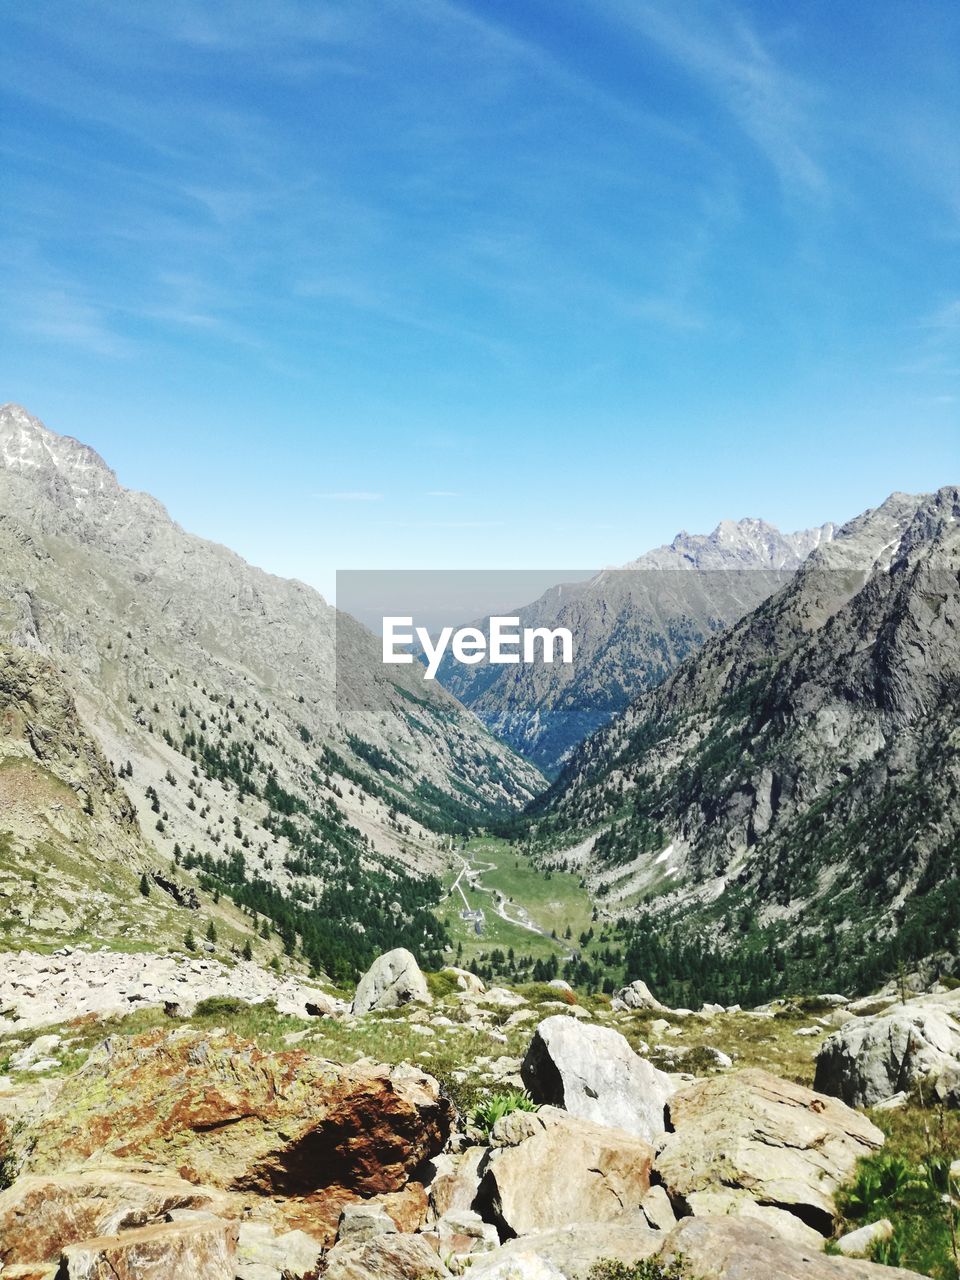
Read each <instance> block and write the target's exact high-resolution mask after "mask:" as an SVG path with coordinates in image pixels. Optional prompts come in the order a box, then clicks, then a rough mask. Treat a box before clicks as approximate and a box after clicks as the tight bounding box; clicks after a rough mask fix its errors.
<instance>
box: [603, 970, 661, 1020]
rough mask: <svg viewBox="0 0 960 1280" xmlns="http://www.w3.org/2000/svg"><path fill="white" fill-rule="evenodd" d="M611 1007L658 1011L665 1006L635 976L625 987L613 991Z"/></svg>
mask: <svg viewBox="0 0 960 1280" xmlns="http://www.w3.org/2000/svg"><path fill="white" fill-rule="evenodd" d="M612 1003H613V1008H615V1009H616V1008H618V1007H620V1008H623V1009H642V1010H654V1011H655V1012H657V1013H659V1012H660V1011H661V1010H663V1009H664V1008H665V1007H666V1006H664V1005H662V1004H661V1003H660V1001H659V1000H658V999H657V998H656V996H655V995H654V994H653V992H652V991H651V990H650V988H649V987H648V986H647V984H646V983H645V982H644V981H643V980H642V979H641V978H637V979H636V981H635V982H631V983H630V984H629V985H628V986H626V987H621V988H620V990H619V991H617V992H615V993H614V996H613V1002H612Z"/></svg>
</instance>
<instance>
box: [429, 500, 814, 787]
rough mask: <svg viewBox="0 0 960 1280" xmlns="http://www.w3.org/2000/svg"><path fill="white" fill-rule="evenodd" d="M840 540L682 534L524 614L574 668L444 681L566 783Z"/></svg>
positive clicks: (775, 533) (447, 668) (805, 535)
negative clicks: (630, 717) (560, 637)
mask: <svg viewBox="0 0 960 1280" xmlns="http://www.w3.org/2000/svg"><path fill="white" fill-rule="evenodd" d="M832 535H833V526H832V525H824V526H823V527H822V528H821V529H813V530H806V531H804V532H801V533H791V534H782V533H780V532H779V530H777V529H775V528H774V527H773V526H772V525H769V524H766V523H765V522H764V521H762V520H740V521H738V522H733V521H724V522H723V523H722V524H720V525H718V526H717V528H716V529H715V530H714V531H713V533H711V534H709V535H702V536H701V535H690V534H687V533H681V534H678V536H677V537H676V538H675V539H674V541H673V542H672V543H671V544H670V546H665V547H659V548H657V549H656V550H654V551H650V552H648V553H647V554H646V555H644V556H641V557H640V558H639V559H637V560H634V561H632V562H631V563H630V564H628V565H625V566H624V567H623V568H621V569H607V570H604V571H603V572H602V573H600V574H597V575H596V576H595V577H594V578H592V579H590V580H589V581H588V582H574V583H565V584H563V585H562V586H557V587H554V588H552V589H551V590H550V591H547V592H545V593H544V594H543V595H542V596H541V597H540V598H539V599H538V600H536V601H534V602H533V603H532V604H530V605H527V606H526V607H525V608H521V609H519V610H517V614H518V615H519V617H520V622H521V626H524V627H550V628H554V627H566V628H568V629H569V630H570V632H571V634H572V635H573V638H574V653H575V659H574V662H573V664H572V665H570V666H560V665H555V666H545V665H537V666H523V667H510V666H491V665H489V664H487V663H480V664H478V665H476V666H465V665H463V664H462V663H458V662H455V661H453V660H452V659H449V658H448V659H447V660H446V661H445V662H444V663H443V664H442V665H441V667H440V671H439V673H438V678H439V679H440V680H441V681H442V682H443V683H444V685H445V686H446V687H447V688H448V689H449V690H450V691H451V692H452V693H454V694H455V695H456V696H457V697H458V698H459V699H460V700H461V701H462V702H463V703H464V705H465V706H468V707H470V708H471V710H473V711H475V712H476V714H477V715H478V716H479V717H480V719H481V720H482V721H483V722H484V724H486V725H487V726H488V728H490V729H491V730H492V732H494V733H495V734H497V736H498V737H500V738H502V739H503V740H504V741H505V742H507V743H509V745H510V746H511V747H513V748H514V750H516V751H518V752H520V753H521V754H522V755H524V756H526V757H527V758H528V759H530V760H532V761H534V762H535V763H536V764H537V765H539V767H540V768H542V769H544V770H545V771H546V772H547V773H555V772H556V771H557V770H558V769H559V768H560V766H561V765H562V763H563V761H564V760H565V759H566V757H567V756H568V755H569V754H570V752H571V751H572V750H573V748H574V747H575V746H576V745H577V744H578V743H579V742H582V741H583V739H584V738H586V737H587V736H588V735H589V734H590V733H592V732H593V731H594V730H596V729H598V728H599V727H600V726H602V725H604V724H606V723H608V722H609V721H610V720H611V719H612V718H613V717H614V716H615V715H616V714H617V713H618V712H620V711H623V710H624V709H625V708H626V707H627V706H628V705H629V703H630V702H631V700H632V699H633V698H635V697H636V696H637V695H638V694H639V693H640V692H641V691H642V690H643V689H646V688H650V687H652V686H653V685H656V684H658V683H659V682H660V681H661V680H662V679H663V678H664V677H665V676H666V675H668V674H669V673H670V672H671V671H672V670H674V669H675V668H676V667H677V666H678V665H679V664H680V663H681V662H682V661H683V660H684V659H685V658H686V657H688V656H689V655H690V654H691V653H693V652H694V651H695V650H696V649H697V648H699V646H700V645H701V644H702V643H703V642H704V640H706V639H707V638H708V637H710V636H712V635H716V634H717V633H718V632H721V631H723V630H725V629H726V627H728V626H730V625H731V624H732V623H734V622H736V621H738V620H739V619H740V618H741V617H743V615H744V614H745V613H748V612H749V611H750V610H751V609H753V608H755V607H756V606H757V605H758V604H759V603H760V602H761V601H762V600H764V599H766V597H767V596H769V595H771V594H772V593H773V592H774V591H776V590H777V589H778V588H779V587H781V586H783V585H784V583H785V582H787V581H788V579H789V576H790V574H791V573H792V572H793V571H794V570H795V569H796V568H797V567H798V565H799V564H800V563H801V562H802V561H803V559H804V558H805V556H806V555H807V554H808V553H809V552H810V551H811V550H813V548H814V547H816V546H818V545H820V544H821V543H824V542H827V541H829V539H830V538H831V537H832ZM478 625H480V626H481V629H484V630H486V626H487V624H485V623H480V624H478Z"/></svg>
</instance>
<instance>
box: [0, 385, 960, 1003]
mask: <svg viewBox="0 0 960 1280" xmlns="http://www.w3.org/2000/svg"><path fill="white" fill-rule="evenodd" d="M0 587H2V591H0V814H2V817H0V897H2V899H3V901H4V902H5V904H6V910H5V912H4V926H3V927H4V930H5V936H6V940H7V943H8V945H20V944H22V943H23V942H26V941H29V942H31V943H34V944H35V943H36V942H37V941H40V942H43V943H49V944H52V943H54V942H55V941H58V940H59V941H62V940H63V939H64V938H65V937H72V936H84V937H92V938H93V939H99V940H100V942H101V943H104V942H105V943H108V944H111V945H114V944H117V945H126V944H127V943H128V942H129V941H130V939H132V938H135V937H137V936H138V933H139V932H141V931H142V930H143V928H144V922H145V921H150V925H149V927H150V928H151V929H154V930H157V931H159V932H160V933H164V931H166V933H167V934H169V935H170V936H172V935H173V934H176V933H180V932H181V931H182V929H183V919H184V915H183V912H184V911H186V912H187V913H188V914H189V911H190V910H191V903H192V902H195V901H196V895H197V893H198V892H199V893H200V894H201V895H205V897H204V901H205V904H206V905H207V906H208V908H209V909H211V910H212V909H213V908H214V907H215V906H216V905H217V904H218V903H219V902H220V896H221V893H223V894H224V902H223V904H221V906H220V907H219V908H218V909H219V910H220V911H221V914H222V920H223V924H224V926H225V927H229V928H230V929H235V930H237V932H236V939H237V942H236V945H238V946H239V945H240V940H241V939H242V938H243V936H244V933H243V930H244V929H245V928H248V927H249V926H248V925H245V924H244V923H243V919H244V917H246V918H248V919H249V918H252V919H253V921H254V923H255V922H256V921H257V919H258V917H259V916H263V917H267V918H268V919H269V920H270V921H271V928H272V929H273V930H275V931H276V934H277V936H279V937H280V938H281V939H282V941H283V944H284V946H285V947H286V948H287V949H288V951H289V953H290V954H291V955H292V954H293V953H294V951H295V950H297V949H298V948H299V950H300V952H301V953H302V954H303V956H304V957H305V958H306V959H307V960H308V961H309V962H310V963H311V964H312V965H313V967H314V968H316V969H318V970H321V969H325V970H326V971H327V972H329V973H333V974H335V975H336V974H339V975H344V976H345V975H350V974H356V972H358V971H359V969H360V968H361V967H362V965H363V964H364V963H366V962H368V961H369V959H370V957H371V956H372V955H373V954H374V952H375V951H376V950H377V949H378V948H379V949H382V947H383V946H384V945H403V946H409V947H411V948H413V949H414V950H415V951H417V952H418V954H420V955H422V956H423V957H424V959H425V960H426V961H427V962H429V961H439V958H440V956H441V954H442V952H443V950H444V948H445V947H448V946H449V938H448V936H447V935H446V933H445V927H444V925H443V924H442V923H441V920H442V916H441V917H440V919H438V916H437V914H436V907H437V903H438V899H439V897H440V895H441V889H442V886H441V879H442V878H443V877H445V876H447V875H448V874H449V876H450V881H451V883H452V882H453V877H454V874H455V873H456V872H457V871H458V870H460V864H461V861H462V860H461V859H459V858H458V856H457V855H456V853H455V851H454V850H453V848H452V847H451V846H452V841H453V840H454V839H459V837H460V836H462V835H466V834H467V833H469V832H471V831H474V832H475V831H478V830H480V829H487V830H491V829H492V830H496V831H500V832H501V833H505V834H507V835H509V837H510V838H511V839H512V840H513V841H514V849H515V856H516V860H517V867H519V866H520V865H521V861H523V862H524V865H527V861H526V860H527V859H528V858H531V857H532V859H533V860H534V862H535V864H536V865H538V866H539V867H540V868H541V869H542V871H543V872H544V874H545V875H547V876H550V875H552V874H553V873H554V872H556V871H559V870H566V871H568V872H574V873H575V876H576V878H577V879H579V882H580V884H581V886H582V888H583V889H585V890H586V891H587V892H588V893H589V895H590V897H591V899H592V902H593V910H594V915H595V918H596V919H598V920H599V921H601V922H604V921H606V922H609V923H611V924H616V925H617V929H618V931H619V935H618V936H621V937H622V938H624V939H625V940H626V944H627V947H628V950H627V957H628V960H627V965H626V967H627V969H628V970H629V969H630V968H631V966H632V967H633V968H634V969H636V970H637V971H638V972H640V973H648V974H649V973H655V972H661V973H662V974H664V975H665V977H664V980H665V981H666V980H667V977H666V975H668V973H669V972H671V971H676V970H677V969H678V968H682V967H683V965H684V964H685V963H687V962H688V961H689V957H690V956H692V955H696V956H697V962H698V963H699V964H701V966H702V963H703V957H704V956H705V955H710V956H711V957H712V960H711V963H712V964H714V965H715V967H716V968H717V971H718V972H721V971H723V969H724V966H725V965H727V964H728V963H733V961H731V960H730V957H735V962H736V964H738V965H740V973H739V977H740V978H741V979H744V980H746V979H745V977H744V975H745V973H746V970H748V969H749V970H750V974H751V975H752V976H751V977H750V979H749V980H750V981H751V982H754V985H755V986H756V983H757V982H760V978H759V977H758V975H762V982H765V983H768V984H776V983H781V984H782V983H783V982H784V981H786V980H787V977H786V976H785V975H790V974H797V973H799V974H801V975H803V976H804V977H806V976H807V975H809V973H811V972H820V971H822V970H823V967H824V966H825V965H826V966H828V967H829V968H830V969H831V970H832V971H835V972H836V973H837V974H838V975H843V977H844V980H845V981H846V984H847V985H848V986H849V987H850V988H851V989H853V988H856V987H861V988H864V987H866V986H868V985H869V984H870V982H872V981H874V980H876V979H877V978H878V977H881V976H889V973H890V971H891V967H892V966H895V965H896V964H897V963H904V962H907V961H909V962H910V963H917V962H920V961H921V960H924V959H925V958H929V957H930V956H931V955H936V954H937V953H938V952H940V953H942V952H944V950H945V949H949V948H950V947H951V946H953V947H954V950H955V944H956V941H957V936H956V935H957V930H958V929H960V893H958V892H957V884H958V879H957V854H958V828H960V761H958V751H960V737H958V729H957V724H958V711H960V492H958V490H957V489H956V488H950V487H947V488H944V489H941V490H939V491H938V492H937V493H934V494H929V495H925V496H920V497H916V496H909V495H905V494H894V495H892V496H891V497H890V498H889V499H887V501H886V502H884V503H883V504H882V505H881V506H879V507H878V508H876V509H874V510H870V511H867V512H865V513H864V514H863V515H861V516H858V517H856V518H855V519H853V520H851V521H849V522H848V523H846V524H844V525H842V526H840V527H835V526H833V525H825V526H823V527H821V528H819V529H813V530H809V531H805V532H801V533H796V534H781V533H779V532H778V531H777V530H776V529H774V528H773V527H772V526H770V525H767V524H764V523H763V522H762V521H758V520H742V521H738V522H724V523H722V524H721V525H720V526H718V528H717V529H716V530H715V531H714V532H713V533H712V534H710V535H704V536H699V535H690V534H687V533H682V534H680V535H678V537H677V538H676V539H675V540H674V541H673V543H671V544H670V545H669V546H666V547H661V548H658V549H656V550H655V551H652V552H649V553H647V554H646V555H644V556H641V557H639V558H638V559H637V560H636V561H633V562H631V563H630V564H629V565H627V566H624V567H623V568H622V569H618V570H606V571H604V572H603V573H601V574H598V575H596V576H595V577H594V578H592V579H590V580H589V581H586V582H581V583H576V584H572V585H566V586H563V587H562V588H561V587H559V586H558V587H557V588H556V589H553V590H551V591H548V592H546V593H544V595H542V596H541V597H540V598H539V599H538V600H537V601H535V602H533V603H532V604H530V605H528V606H526V607H525V608H522V609H520V610H519V611H518V612H519V613H520V615H521V619H522V624H523V625H526V626H537V625H551V626H557V625H570V626H571V628H572V629H573V630H574V632H575V634H576V636H577V641H578V645H579V661H578V662H577V663H576V664H575V665H574V667H573V669H572V671H573V674H572V675H571V674H570V671H571V669H570V668H559V667H554V668H550V667H543V666H541V667H539V668H536V667H529V668H527V667H525V668H519V669H518V668H509V667H508V668H497V669H494V668H491V667H486V668H484V667H482V666H481V667H459V668H458V669H457V670H456V671H453V670H448V671H446V673H445V675H446V681H447V686H448V687H447V688H442V687H440V686H439V685H438V684H431V683H430V682H424V681H423V680H422V679H421V676H420V672H419V671H418V670H417V669H416V668H414V667H403V666H394V667H391V668H389V675H387V674H385V669H384V666H383V664H382V662H381V654H380V647H379V642H378V639H376V638H375V637H374V636H373V635H372V634H371V633H370V632H369V631H368V630H367V629H366V628H365V627H363V626H362V625H361V624H360V623H358V622H356V621H355V620H354V619H352V618H351V617H349V616H348V615H346V614H344V613H342V612H341V613H338V612H337V611H336V610H335V609H334V608H333V607H332V606H330V605H329V604H327V602H326V601H325V600H323V598H322V597H321V596H320V595H319V594H318V593H317V592H315V591H313V590H312V589H311V588H309V587H307V586H305V585H304V584H302V583H299V582H292V581H285V580H283V579H280V578H276V577H273V576H271V575H269V574H267V573H264V572H262V571H261V570H259V569H255V568H253V567H251V566H250V565H248V564H246V563H245V562H244V561H242V560H241V559H240V558H239V557H237V556H236V555H234V554H233V553H232V552H230V551H228V550H226V549H225V548H223V547H220V546H217V545H215V544H213V543H210V542H206V541H204V540H202V539H199V538H196V537H194V536H192V535H190V534H189V533H187V532H185V531H184V530H183V529H181V528H180V527H179V526H178V525H177V524H176V523H175V522H174V521H173V520H171V519H170V517H169V516H168V514H167V513H166V511H165V510H164V509H163V507H162V506H161V505H160V504H159V503H158V502H156V500H155V499H153V498H151V497H149V496H147V495H145V494H139V493H134V492H131V491H128V490H126V489H124V488H123V487H122V486H121V485H120V484H119V483H118V481H117V479H116V477H115V475H114V474H113V472H112V471H111V470H110V469H109V467H108V466H107V465H106V463H104V462H103V460H102V459H101V458H99V456H98V455H97V454H95V453H94V452H93V451H92V450H90V449H88V448H87V447H86V446H84V445H82V444H80V443H78V442H77V441H74V440H71V439H69V438H67V437H63V436H58V435H56V434H55V433H53V432H51V431H49V430H47V429H46V428H45V427H44V426H43V425H42V424H41V423H40V422H38V421H37V420H36V419H35V418H33V417H31V415H30V414H28V413H27V412H26V411H25V410H23V409H20V408H19V407H17V406H9V405H8V406H5V407H4V408H3V409H0ZM505 673H506V674H505ZM455 694H456V695H457V696H454V695H455ZM458 699H462V701H461V700H458ZM465 703H468V704H470V705H469V706H467V705H464V704H465ZM538 764H539V765H542V766H543V768H544V770H545V771H548V772H550V773H551V774H552V775H553V781H552V782H548V781H547V779H546V778H545V777H544V775H543V773H541V772H540V770H539V768H538V767H537V766H538ZM571 883H573V879H572V878H571ZM138 886H139V889H140V895H138V893H137V889H138ZM152 886H153V887H152ZM154 889H159V892H160V894H161V896H160V897H159V898H158V896H157V893H156V892H154ZM450 892H451V893H453V889H450ZM234 910H236V911H239V912H240V913H241V914H240V916H231V915H230V912H231V911H234ZM503 911H504V908H503V905H502V900H501V905H500V906H499V907H498V914H499V913H501V912H503ZM224 912H225V913H226V914H223V913H224ZM510 918H511V916H510V913H506V914H503V920H505V921H507V922H508V923H509V919H510ZM512 918H513V919H514V920H515V921H516V919H517V917H516V916H513V917H512ZM519 921H520V927H521V928H525V927H527V926H529V925H530V920H529V918H528V917H527V916H526V915H521V916H520V917H519ZM617 922H619V923H617ZM264 936H267V935H264ZM258 945H259V944H258ZM630 957H632V959H631V958H630ZM685 957H686V959H685ZM594 959H595V957H594ZM804 966H806V968H805V969H804ZM731 985H734V986H735V983H732V984H731ZM761 985H762V984H761ZM757 989H758V990H759V988H757Z"/></svg>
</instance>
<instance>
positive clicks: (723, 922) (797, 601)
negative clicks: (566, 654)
mask: <svg viewBox="0 0 960 1280" xmlns="http://www.w3.org/2000/svg"><path fill="white" fill-rule="evenodd" d="M958 711H960V490H958V489H957V488H955V487H947V488H944V489H941V490H940V491H938V492H937V493H934V494H931V495H927V496H923V497H910V496H907V495H904V494H894V495H892V496H891V497H890V498H889V499H888V500H887V501H886V502H884V503H883V504H882V506H880V507H878V508H877V509H876V510H871V511H867V512H866V513H864V514H863V515H862V516H859V517H857V518H856V519H855V520H852V521H850V522H849V523H848V524H846V525H844V526H842V527H841V528H840V529H838V530H837V531H836V533H835V535H834V536H833V538H831V539H830V540H829V541H827V542H825V543H824V544H823V545H821V546H819V547H817V548H816V549H815V550H814V551H813V552H812V553H811V554H810V556H809V557H808V558H807V559H806V560H805V562H804V563H803V565H802V566H801V568H800V569H799V571H798V572H797V573H796V574H795V575H794V576H793V577H792V578H791V580H790V581H789V583H788V584H787V585H786V586H784V587H783V588H782V589H781V590H780V591H778V592H777V593H776V594H775V595H773V596H771V597H770V598H769V599H768V600H766V601H765V602H764V603H762V604H761V605H760V606H759V607H758V608H757V609H755V610H754V611H753V612H752V613H750V614H748V615H747V616H746V617H744V618H743V619H742V620H741V621H740V622H738V623H737V624H736V625H734V626H732V627H731V628H729V629H728V630H727V631H725V632H724V633H722V634H721V635H718V636H716V637H714V638H713V639H711V640H709V641H708V642H707V643H706V644H704V645H703V647H702V648H701V649H700V650H699V652H698V653H697V654H695V655H693V656H692V657H691V658H690V659H688V661H687V662H685V663H684V664H683V665H682V666H681V667H680V668H679V669H678V670H677V671H675V672H674V673H673V674H672V675H671V676H669V677H668V678H667V679H666V680H665V681H663V683H662V684H660V685H659V686H658V687H657V688H655V689H652V690H650V691H648V692H645V693H644V694H642V695H641V696H640V697H639V698H637V699H636V700H635V701H634V702H633V703H632V704H631V706H630V708H629V709H628V711H627V712H626V713H625V714H624V715H622V716H621V717H620V718H618V719H617V720H616V721H615V722H614V723H613V724H612V725H610V726H609V727H608V728H606V729H605V730H602V731H601V732H599V733H597V734H596V735H594V736H593V737H592V738H590V739H588V740H587V741H586V742H585V743H584V744H583V745H582V746H581V747H580V748H579V749H578V751H577V752H576V753H575V754H574V755H573V756H572V758H571V759H570V761H569V762H568V764H567V766H566V767H565V769H564V771H563V773H562V775H561V776H560V778H559V779H558V780H557V781H556V783H555V784H554V785H553V787H552V788H551V789H550V791H548V792H547V793H545V795H544V796H542V797H540V798H538V800H536V801H535V802H534V804H533V810H534V812H536V813H537V815H538V817H539V824H538V836H539V839H540V840H541V841H542V842H543V845H544V847H545V848H548V849H549V850H550V851H551V853H550V856H551V857H558V856H559V857H560V859H561V860H562V861H564V862H565V863H567V864H571V865H573V866H575V867H577V868H579V869H580V870H581V871H582V873H583V874H584V876H585V877H586V878H587V880H588V881H589V883H590V885H591V888H592V891H593V892H594V894H595V895H597V897H598V899H599V900H600V901H603V902H604V903H605V905H606V907H607V909H608V910H609V911H611V912H617V913H622V912H631V911H632V912H639V913H640V915H641V916H643V917H644V918H645V919H646V920H648V921H649V920H651V919H653V918H655V919H657V921H658V922H659V926H660V927H661V928H663V927H664V925H665V924H667V923H668V922H674V923H677V922H679V923H682V929H683V931H684V933H685V935H686V937H687V939H688V940H698V941H696V945H699V946H700V947H701V948H702V947H703V946H704V945H706V942H707V940H710V939H712V940H713V941H715V942H716V943H717V944H718V945H720V946H723V945H726V946H727V947H728V948H729V949H736V950H739V951H740V952H741V953H742V952H743V951H744V950H745V949H747V946H748V942H749V939H750V937H751V936H752V939H753V943H754V944H757V945H759V944H760V943H762V944H763V945H764V946H765V947H770V946H771V945H773V944H774V943H776V944H780V943H785V944H787V946H788V951H789V952H790V954H792V955H793V956H794V958H800V957H802V956H803V955H804V954H806V955H807V957H808V958H812V957H814V956H815V957H816V959H817V964H818V965H819V966H820V967H821V968H823V967H824V966H825V968H826V971H828V972H831V973H834V974H839V973H841V972H842V973H843V974H849V975H851V981H852V982H854V983H856V982H859V983H860V985H863V984H864V983H866V982H867V981H868V980H869V979H870V978H871V977H875V976H876V975H877V973H879V972H882V971H883V970H884V969H886V971H887V972H889V969H890V966H891V964H893V963H895V960H896V959H897V957H898V955H901V954H905V953H906V952H909V958H910V959H911V960H917V959H919V958H921V957H922V956H924V955H929V954H930V952H931V951H935V950H936V949H937V948H938V947H940V948H945V949H950V948H951V947H952V948H953V950H955V943H956V934H955V931H956V928H957V925H958V924H960V912H958V904H960V895H958V893H957V884H958V882H957V878H956V877H957V868H958V861H957V859H958V852H960V844H958V830H960V731H958V723H960V718H958ZM898 948H900V949H901V951H899V952H898ZM781 977H782V975H781ZM841 980H842V979H841Z"/></svg>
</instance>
